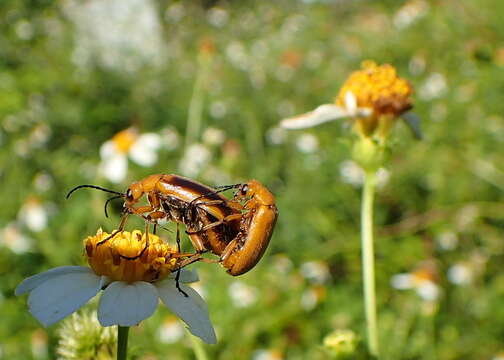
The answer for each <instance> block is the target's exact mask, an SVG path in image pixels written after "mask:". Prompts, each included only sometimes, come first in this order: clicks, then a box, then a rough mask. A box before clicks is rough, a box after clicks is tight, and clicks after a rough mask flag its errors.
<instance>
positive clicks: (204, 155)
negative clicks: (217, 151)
mask: <svg viewBox="0 0 504 360" xmlns="http://www.w3.org/2000/svg"><path fill="white" fill-rule="evenodd" d="M211 157H212V154H211V153H210V150H208V148H207V147H206V146H205V145H203V144H191V145H189V147H188V148H187V150H186V152H185V153H184V156H183V157H182V160H181V161H180V165H179V169H180V172H181V173H182V175H185V176H188V177H196V176H198V174H199V173H200V172H201V170H202V169H203V168H204V167H205V166H206V165H207V164H208V163H209V162H210V159H211Z"/></svg>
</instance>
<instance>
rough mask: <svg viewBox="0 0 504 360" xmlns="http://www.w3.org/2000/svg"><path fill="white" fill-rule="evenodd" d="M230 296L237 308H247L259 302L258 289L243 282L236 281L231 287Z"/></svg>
mask: <svg viewBox="0 0 504 360" xmlns="http://www.w3.org/2000/svg"><path fill="white" fill-rule="evenodd" d="M228 291H229V296H230V297H231V300H232V302H233V305H234V306H235V307H239V308H245V307H248V306H251V305H253V304H254V303H255V302H256V301H257V289H256V288H255V287H253V286H250V285H247V284H245V283H244V282H241V281H234V282H232V283H231V285H229V290H228Z"/></svg>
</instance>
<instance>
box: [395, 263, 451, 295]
mask: <svg viewBox="0 0 504 360" xmlns="http://www.w3.org/2000/svg"><path fill="white" fill-rule="evenodd" d="M390 284H391V285H392V287H393V288H395V289H398V290H408V289H414V290H416V292H417V294H418V295H419V296H420V297H421V298H422V299H423V300H425V301H428V302H433V301H436V300H437V299H438V298H439V295H440V293H441V289H440V287H439V285H438V284H437V270H436V267H435V264H434V263H432V262H430V261H426V262H423V263H421V264H420V265H419V266H418V268H417V269H416V270H414V271H412V272H410V273H402V274H396V275H394V276H392V279H391V280H390Z"/></svg>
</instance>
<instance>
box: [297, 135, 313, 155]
mask: <svg viewBox="0 0 504 360" xmlns="http://www.w3.org/2000/svg"><path fill="white" fill-rule="evenodd" d="M296 147H297V149H298V150H299V151H301V152H302V153H305V154H311V153H314V152H316V151H317V150H318V148H319V141H318V138H317V137H316V136H315V135H313V134H309V133H304V134H301V135H299V136H298V138H297V140H296Z"/></svg>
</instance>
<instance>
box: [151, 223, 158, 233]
mask: <svg viewBox="0 0 504 360" xmlns="http://www.w3.org/2000/svg"><path fill="white" fill-rule="evenodd" d="M156 230H157V223H154V228H153V229H152V233H153V234H154V235H156Z"/></svg>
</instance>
